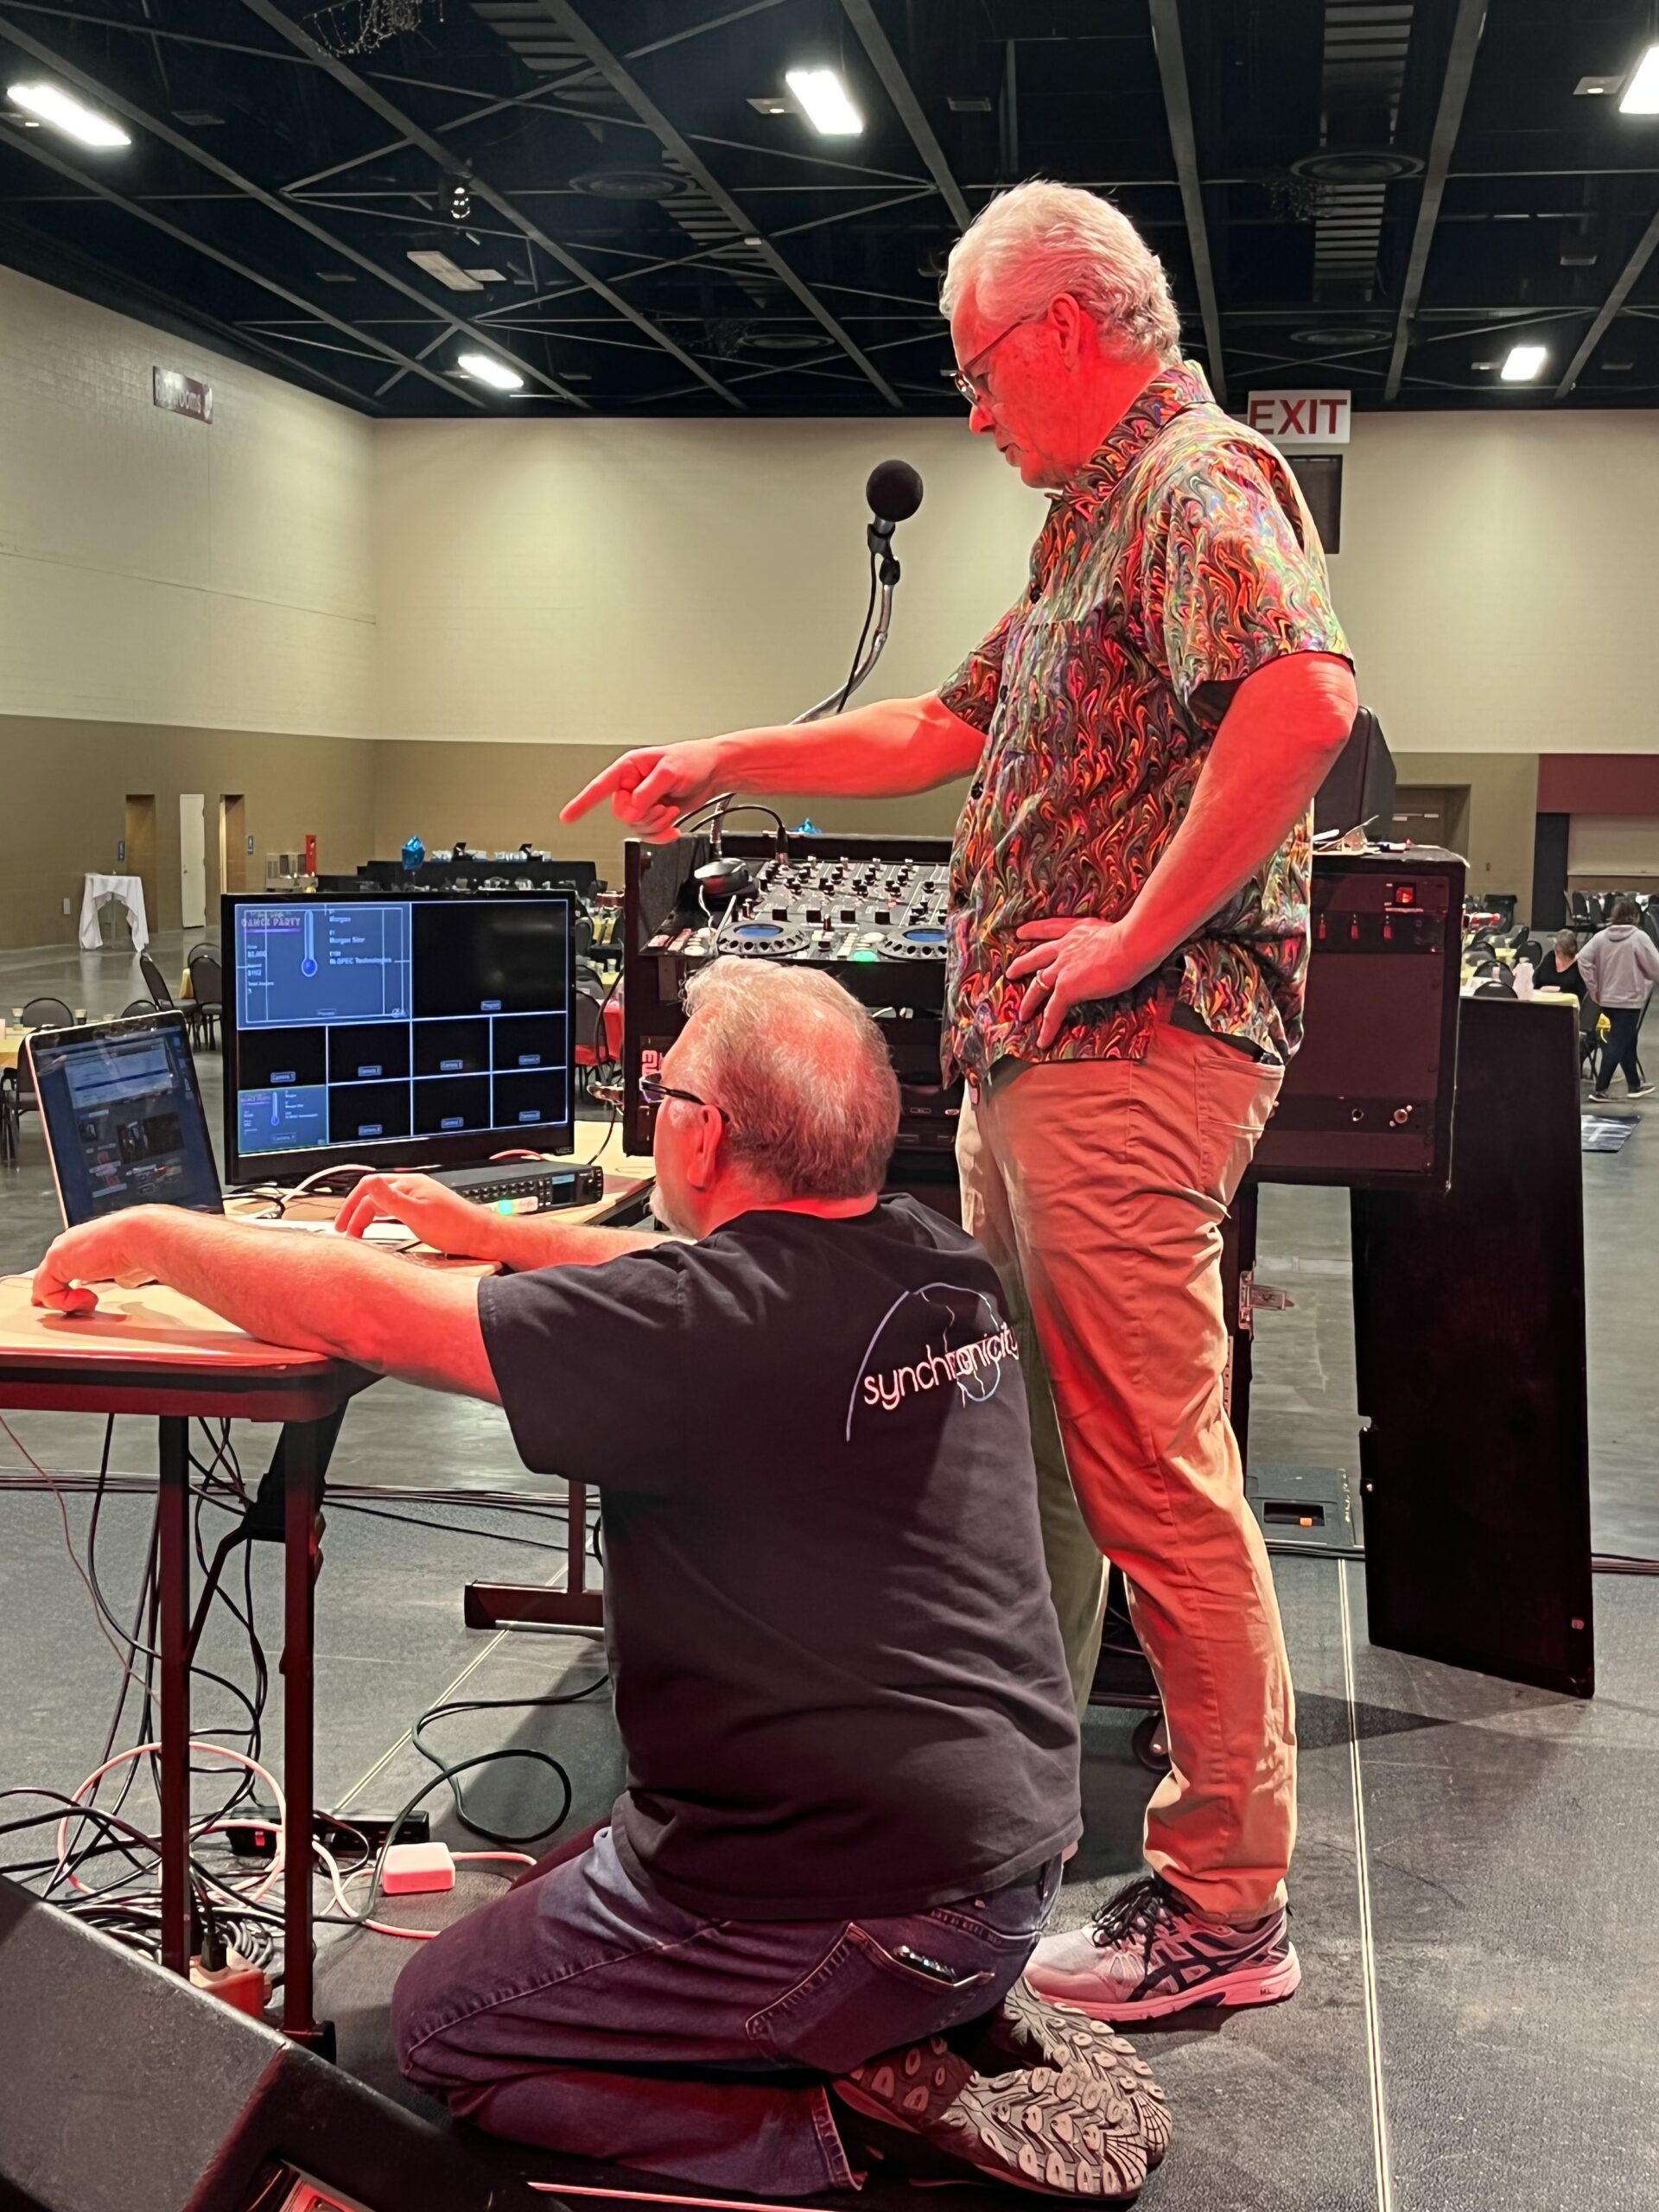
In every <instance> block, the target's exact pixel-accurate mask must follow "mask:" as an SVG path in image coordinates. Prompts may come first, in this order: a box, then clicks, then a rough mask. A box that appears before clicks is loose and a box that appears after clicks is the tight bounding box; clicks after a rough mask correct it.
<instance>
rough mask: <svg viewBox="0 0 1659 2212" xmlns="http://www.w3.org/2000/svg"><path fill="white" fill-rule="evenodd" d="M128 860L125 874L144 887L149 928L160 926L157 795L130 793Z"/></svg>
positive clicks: (127, 823)
mask: <svg viewBox="0 0 1659 2212" xmlns="http://www.w3.org/2000/svg"><path fill="white" fill-rule="evenodd" d="M124 835H125V839H126V848H127V857H126V862H125V865H124V868H123V870H122V873H123V874H126V875H136V876H137V879H138V880H139V882H140V883H142V884H143V887H144V913H145V917H146V918H147V919H148V921H149V926H150V928H151V929H152V931H153V930H155V929H156V928H157V927H158V926H159V924H158V918H157V916H156V794H155V792H154V791H129V792H128V793H127V815H126V827H125V832H124Z"/></svg>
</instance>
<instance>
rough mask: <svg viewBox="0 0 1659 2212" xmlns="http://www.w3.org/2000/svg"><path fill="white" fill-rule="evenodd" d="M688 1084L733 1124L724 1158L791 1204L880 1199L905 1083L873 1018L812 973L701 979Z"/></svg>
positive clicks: (735, 966)
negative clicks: (798, 1200)
mask: <svg viewBox="0 0 1659 2212" xmlns="http://www.w3.org/2000/svg"><path fill="white" fill-rule="evenodd" d="M685 1007H686V1012H687V1013H688V1014H696V1015H697V1016H698V1017H699V1020H698V1024H697V1027H696V1032H695V1033H690V1034H688V1037H687V1039H686V1046H685V1050H686V1052H687V1053H688V1054H689V1056H690V1059H691V1061H692V1065H693V1069H694V1070H695V1073H694V1076H693V1077H692V1084H693V1087H694V1088H695V1089H696V1090H697V1091H698V1092H699V1094H700V1095H701V1096H702V1097H704V1098H705V1099H706V1100H707V1101H708V1103H709V1105H711V1106H718V1107H719V1108H720V1109H721V1112H722V1113H723V1114H724V1116H725V1117H726V1129H725V1141H726V1144H727V1147H728V1157H729V1158H730V1159H731V1160H733V1161H734V1163H735V1164H737V1165H738V1166H741V1168H742V1170H743V1171H744V1173H746V1174H747V1175H748V1176H749V1177H751V1178H752V1179H753V1180H754V1181H756V1182H757V1183H760V1184H761V1185H764V1186H766V1188H767V1189H769V1190H771V1191H772V1192H776V1194H777V1195H778V1196H779V1197H780V1198H863V1197H865V1196H867V1195H868V1193H869V1192H873V1191H879V1190H880V1187H881V1182H882V1179H883V1177H884V1176H885V1174H886V1173H887V1160H888V1159H889V1157H890V1156H891V1154H892V1152H893V1140H894V1138H895V1137H896V1136H897V1135H898V1133H899V1083H898V1078H897V1077H895V1075H894V1074H893V1063H892V1061H891V1060H890V1059H889V1058H887V1046H886V1044H885V1042H884V1041H883V1039H882V1036H881V1032H880V1030H879V1029H878V1028H877V1027H876V1026H875V1023H874V1020H872V1019H871V1017H870V1015H869V1014H868V1013H867V1012H866V1010H865V1008H864V1007H861V1005H860V1004H859V1002H858V1001H857V1000H856V999H855V998H854V997H853V996H852V995H851V993H850V992H849V991H844V990H843V989H842V987H841V985H840V984H839V983H837V982H835V981H834V979H833V978H832V977H830V976H825V975H823V974H821V973H820V972H819V971H817V969H811V968H791V967H782V966H780V965H779V964H778V963H776V962H774V961H770V960H745V959H740V958H737V957H728V958H726V959H724V960H716V961H715V963H714V964H713V966H712V967H709V968H705V969H703V970H702V973H701V974H700V975H697V976H693V977H692V979H691V981H690V982H689V983H688V984H687V985H686V988H685Z"/></svg>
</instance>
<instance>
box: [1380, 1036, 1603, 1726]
mask: <svg viewBox="0 0 1659 2212" xmlns="http://www.w3.org/2000/svg"><path fill="white" fill-rule="evenodd" d="M1459 1009H1460V1012H1461V1015H1462V1027H1461V1035H1460V1037H1459V1046H1458V1104H1457V1124H1456V1133H1455V1136H1454V1140H1453V1161H1454V1165H1453V1171H1452V1187H1451V1189H1450V1191H1449V1192H1447V1191H1440V1190H1435V1189H1425V1190H1422V1191H1405V1190H1395V1191H1380V1190H1369V1191H1368V1190H1361V1191H1356V1192H1354V1195H1353V1198H1352V1202H1351V1203H1352V1207H1353V1235H1354V1335H1355V1351H1356V1364H1357V1373H1358V1381H1359V1410H1360V1414H1361V1418H1362V1422H1365V1421H1369V1426H1366V1427H1363V1431H1362V1433H1361V1436H1360V1475H1361V1483H1362V1497H1363V1507H1364V1518H1365V1587H1366V1603H1367V1607H1368V1611H1369V1617H1370V1638H1371V1641H1372V1643H1379V1644H1383V1645H1385V1646H1386V1647H1388V1648H1389V1649H1392V1650H1395V1651H1410V1652H1415V1653H1417V1654H1418V1655H1420V1656H1421V1657H1423V1658H1427V1659H1440V1660H1444V1661H1446V1662H1449V1663H1450V1664H1451V1665H1452V1666H1458V1667H1472V1668H1476V1669H1479V1670H1480V1672H1482V1673H1483V1674H1488V1675H1499V1676H1501V1677H1502V1678H1503V1679H1504V1680H1505V1681H1518V1682H1530V1683H1534V1684H1536V1685H1537V1686H1538V1687H1540V1688H1545V1689H1554V1690H1564V1691H1567V1692H1568V1693H1569V1694H1572V1695H1574V1696H1579V1697H1589V1696H1590V1695H1592V1693H1593V1691H1594V1688H1595V1643H1594V1633H1593V1622H1592V1617H1591V1588H1592V1585H1591V1565H1590V1478H1589V1422H1588V1395H1587V1389H1586V1378H1585V1321H1584V1215H1583V1185H1582V1179H1581V1178H1582V1163H1581V1161H1580V1153H1579V1143H1580V1138H1579V1083H1578V1071H1579V1033H1578V1014H1577V1009H1576V1007H1571V1006H1550V1005H1545V1004H1541V1003H1534V1004H1527V1003H1524V1002H1522V1001H1518V1000H1514V999H1496V998H1491V999H1481V998H1474V999H1462V1000H1460V1001H1459Z"/></svg>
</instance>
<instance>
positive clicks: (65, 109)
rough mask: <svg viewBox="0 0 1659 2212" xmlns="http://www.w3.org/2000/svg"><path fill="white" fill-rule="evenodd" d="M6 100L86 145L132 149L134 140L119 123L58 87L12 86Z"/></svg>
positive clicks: (7, 88) (8, 89)
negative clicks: (85, 105) (128, 147)
mask: <svg viewBox="0 0 1659 2212" xmlns="http://www.w3.org/2000/svg"><path fill="white" fill-rule="evenodd" d="M6 97H7V98H8V99H10V102H11V104H12V105H13V106H14V107H21V108H26V109H27V110H28V111H29V114H30V115H37V116H39V118H40V119H41V122H42V123H49V124H51V125H52V128H53V129H54V130H61V131H62V132H63V134H64V136H65V137H67V138H73V139H75V140H77V141H78V142H79V143H80V144H81V145H83V146H130V145H131V143H132V140H131V139H130V137H128V135H127V133H126V132H125V131H124V130H123V129H122V128H121V126H120V124H118V123H112V122H111V120H110V118H109V117H108V116H107V115H99V113H98V111H96V109H93V108H90V107H83V106H82V105H81V104H80V102H79V100H77V99H71V98H70V96H69V94H68V93H67V92H65V91H63V89H62V88H61V86H57V85H9V86H7V87H6Z"/></svg>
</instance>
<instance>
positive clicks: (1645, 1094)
mask: <svg viewBox="0 0 1659 2212" xmlns="http://www.w3.org/2000/svg"><path fill="white" fill-rule="evenodd" d="M1630 1096H1631V1097H1632V1098H1651V1097H1652V1096H1653V1085H1652V1084H1650V1083H1638V1084H1637V1086H1636V1089H1635V1090H1633V1091H1631V1093H1630Z"/></svg>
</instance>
